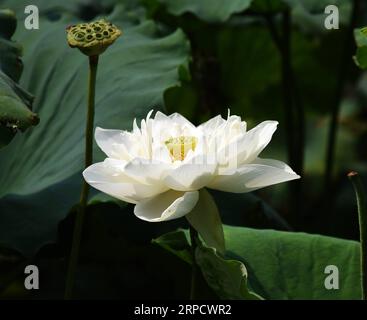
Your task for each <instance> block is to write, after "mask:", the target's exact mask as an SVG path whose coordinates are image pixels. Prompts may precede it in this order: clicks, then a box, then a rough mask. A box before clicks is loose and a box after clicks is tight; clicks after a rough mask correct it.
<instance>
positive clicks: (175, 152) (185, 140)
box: [165, 136, 197, 161]
mask: <svg viewBox="0 0 367 320" xmlns="http://www.w3.org/2000/svg"><path fill="white" fill-rule="evenodd" d="M196 144H197V138H195V137H185V136H181V137H176V138H170V139H168V140H167V141H166V142H165V145H166V147H167V149H168V150H169V152H170V154H171V156H172V158H173V159H174V160H175V161H177V160H180V161H182V160H184V159H185V157H186V155H187V153H188V152H189V151H190V150H192V151H195V148H196Z"/></svg>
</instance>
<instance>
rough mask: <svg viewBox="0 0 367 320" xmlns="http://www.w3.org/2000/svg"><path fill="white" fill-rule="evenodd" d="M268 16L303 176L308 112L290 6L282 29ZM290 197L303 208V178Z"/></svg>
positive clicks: (290, 144) (295, 158) (294, 155)
mask: <svg viewBox="0 0 367 320" xmlns="http://www.w3.org/2000/svg"><path fill="white" fill-rule="evenodd" d="M264 18H265V20H266V22H267V26H268V29H269V32H270V35H271V37H272V39H273V42H274V44H275V46H276V48H277V49H278V51H279V54H280V58H281V71H282V90H283V104H284V117H285V119H284V123H285V130H286V139H287V152H288V161H289V163H290V165H291V167H292V168H293V169H294V170H295V171H296V172H297V173H298V174H300V175H301V176H302V175H303V167H304V164H303V163H304V144H305V112H304V108H303V104H302V100H301V97H300V94H299V90H298V87H297V81H296V77H295V74H294V71H293V66H292V54H291V51H292V50H291V47H292V16H291V12H290V10H289V9H287V10H285V11H284V12H283V13H282V20H281V33H280V32H279V31H278V29H277V26H276V25H275V24H274V20H273V16H272V15H270V14H265V15H264ZM290 199H291V203H292V211H293V212H296V211H301V210H302V208H300V207H299V205H298V204H299V203H300V201H302V185H301V183H300V182H297V181H295V182H293V183H292V185H291V187H290ZM299 213H301V212H299Z"/></svg>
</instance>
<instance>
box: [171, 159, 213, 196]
mask: <svg viewBox="0 0 367 320" xmlns="http://www.w3.org/2000/svg"><path fill="white" fill-rule="evenodd" d="M215 170H216V164H211V163H209V162H208V159H207V158H206V157H205V156H203V155H197V156H195V157H194V158H192V159H191V161H190V163H183V164H181V165H180V166H179V167H177V168H176V169H173V170H172V171H170V172H169V173H168V174H167V176H166V177H165V178H164V183H165V184H166V186H167V187H169V188H171V189H173V190H178V191H192V190H199V189H201V188H203V187H205V186H206V185H207V184H208V183H209V182H210V181H211V180H212V179H213V177H214V176H213V174H214V172H215Z"/></svg>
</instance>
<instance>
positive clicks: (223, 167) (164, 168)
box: [83, 111, 299, 222]
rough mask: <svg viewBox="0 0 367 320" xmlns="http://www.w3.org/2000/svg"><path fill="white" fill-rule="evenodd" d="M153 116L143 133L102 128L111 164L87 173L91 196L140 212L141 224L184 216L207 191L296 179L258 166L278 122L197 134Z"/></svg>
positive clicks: (99, 136)
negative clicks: (106, 196)
mask: <svg viewBox="0 0 367 320" xmlns="http://www.w3.org/2000/svg"><path fill="white" fill-rule="evenodd" d="M151 114H152V111H151V112H150V113H149V114H148V116H147V119H146V120H142V122H141V126H140V128H139V127H138V125H137V123H136V121H134V125H133V130H132V132H128V131H121V130H106V129H101V128H97V129H96V132H95V139H96V141H97V144H98V146H99V147H100V148H101V149H102V151H103V152H104V153H105V154H106V155H107V158H106V159H105V160H104V161H103V162H100V163H96V164H93V165H91V166H90V167H88V168H87V169H86V170H85V171H84V172H83V175H84V178H85V180H86V181H87V182H88V183H89V184H90V185H91V186H93V187H94V188H96V189H98V190H100V191H102V192H104V193H107V194H109V195H111V196H113V197H115V198H118V199H120V200H123V201H126V202H130V203H134V204H136V205H135V210H134V212H135V215H136V216H137V217H138V218H140V219H143V220H146V221H150V222H159V221H166V220H171V219H176V218H180V217H182V216H185V215H187V214H188V213H190V212H191V211H192V210H193V208H194V207H195V206H196V204H197V202H198V200H199V190H200V189H202V188H204V187H207V188H211V189H217V190H222V191H227V192H235V193H244V192H250V191H253V190H256V189H260V188H263V187H266V186H270V185H273V184H277V183H281V182H285V181H289V180H293V179H298V178H299V176H298V175H297V174H296V173H294V172H293V171H292V169H291V168H290V167H289V166H287V165H286V164H285V163H283V162H280V161H277V160H272V159H261V158H259V154H260V153H261V151H262V150H263V149H264V148H265V147H266V146H267V144H268V143H269V142H270V140H271V138H272V135H273V133H274V131H275V130H276V127H277V124H278V123H277V122H276V121H265V122H262V123H260V124H259V125H258V126H256V127H255V128H253V129H251V130H249V131H247V126H246V122H244V121H241V118H240V117H238V116H228V118H227V120H225V119H223V118H222V117H221V116H217V117H215V118H213V119H211V120H209V121H207V122H206V123H204V124H202V125H200V126H198V127H196V126H194V125H193V124H192V123H191V122H189V121H188V120H187V119H185V118H184V117H183V116H181V115H180V114H177V113H175V114H172V115H170V116H166V115H164V114H163V113H161V112H157V113H156V114H155V117H154V119H152V118H151V117H150V116H151Z"/></svg>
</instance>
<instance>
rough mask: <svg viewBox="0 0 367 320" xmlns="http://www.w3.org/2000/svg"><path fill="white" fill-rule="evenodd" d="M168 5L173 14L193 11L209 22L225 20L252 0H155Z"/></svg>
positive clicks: (247, 5) (246, 6)
mask: <svg viewBox="0 0 367 320" xmlns="http://www.w3.org/2000/svg"><path fill="white" fill-rule="evenodd" d="M155 1H158V2H160V3H162V4H164V5H165V6H166V7H167V11H168V12H169V13H171V14H173V15H181V14H184V13H187V12H190V13H193V14H195V15H196V16H198V17H199V18H200V19H202V20H204V21H207V22H224V21H226V20H228V18H229V17H230V16H231V15H232V14H234V13H239V12H241V11H244V10H245V9H247V8H248V7H249V6H250V4H251V2H252V0H226V1H223V0H200V1H197V0H155Z"/></svg>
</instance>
